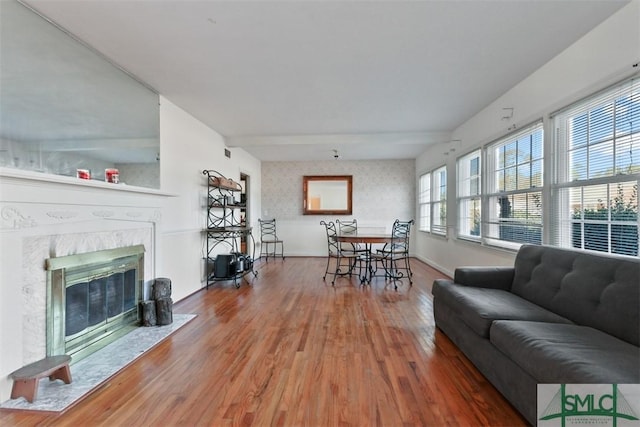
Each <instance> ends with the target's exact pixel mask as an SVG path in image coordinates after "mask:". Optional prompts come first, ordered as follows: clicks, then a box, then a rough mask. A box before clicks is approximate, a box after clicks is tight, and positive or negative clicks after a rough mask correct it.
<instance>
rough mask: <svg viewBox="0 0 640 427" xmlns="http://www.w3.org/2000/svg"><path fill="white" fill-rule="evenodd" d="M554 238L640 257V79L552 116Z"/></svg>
mask: <svg viewBox="0 0 640 427" xmlns="http://www.w3.org/2000/svg"><path fill="white" fill-rule="evenodd" d="M553 119H554V125H555V151H556V156H555V162H554V163H555V171H554V172H555V180H554V186H553V193H552V194H553V201H554V204H553V209H552V214H551V219H552V223H553V224H554V227H553V235H552V239H553V243H554V244H557V245H558V246H563V247H573V248H580V249H587V250H594V251H600V252H608V253H613V254H619V255H630V256H638V184H639V181H640V80H639V79H638V78H637V77H636V78H633V79H630V80H627V81H625V82H623V83H620V84H618V85H616V86H614V87H612V88H610V89H608V90H605V91H603V92H600V93H598V94H596V95H594V96H592V97H589V98H587V99H585V100H582V101H580V102H577V103H576V104H573V105H571V106H569V107H568V108H566V109H564V110H562V111H560V112H558V113H556V114H554V115H553Z"/></svg>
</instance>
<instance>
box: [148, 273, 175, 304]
mask: <svg viewBox="0 0 640 427" xmlns="http://www.w3.org/2000/svg"><path fill="white" fill-rule="evenodd" d="M170 297H171V279H169V278H166V277H158V278H156V279H154V280H153V293H152V298H153V299H154V300H159V299H160V298H170Z"/></svg>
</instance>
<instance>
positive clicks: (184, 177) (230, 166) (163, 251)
mask: <svg viewBox="0 0 640 427" xmlns="http://www.w3.org/2000/svg"><path fill="white" fill-rule="evenodd" d="M224 149H225V143H224V138H223V137H222V136H221V135H220V134H219V133H217V132H216V131H214V130H212V129H211V128H209V127H207V126H205V125H204V124H203V123H202V122H200V121H198V120H196V119H195V118H193V117H192V116H191V115H189V114H188V113H187V112H185V111H184V110H182V109H181V108H179V107H177V106H176V105H174V104H172V103H171V102H170V101H169V100H167V99H166V98H163V97H161V98H160V187H161V189H162V191H164V192H167V193H172V194H175V195H176V197H171V198H169V199H168V200H167V204H166V208H165V209H164V210H163V212H162V215H163V218H162V229H161V230H160V232H159V240H160V241H159V244H158V250H159V256H158V265H157V272H158V276H160V277H169V278H170V279H171V282H172V286H173V300H174V301H178V300H180V299H182V298H184V297H185V296H187V295H189V294H192V293H193V292H195V291H197V290H198V289H200V288H202V287H203V286H206V283H205V282H204V266H205V263H204V259H203V258H204V256H205V240H204V235H203V233H202V230H203V229H204V227H205V221H206V200H207V187H206V183H207V181H206V179H205V176H204V175H203V174H202V171H203V170H205V169H214V170H217V171H218V172H220V173H222V174H223V175H225V176H226V177H227V178H232V179H233V180H234V181H236V182H239V181H240V173H241V172H242V173H245V174H247V175H249V176H250V179H251V194H250V199H249V202H248V203H249V205H250V207H251V213H250V218H251V221H252V225H253V226H254V227H257V219H258V214H257V213H256V212H260V188H261V186H260V162H259V161H258V160H257V159H255V158H254V157H252V156H251V155H249V154H248V153H247V152H246V151H244V150H242V149H239V148H235V149H232V150H231V158H227V157H225V156H224Z"/></svg>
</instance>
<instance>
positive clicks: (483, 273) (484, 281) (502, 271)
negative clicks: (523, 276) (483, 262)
mask: <svg viewBox="0 0 640 427" xmlns="http://www.w3.org/2000/svg"><path fill="white" fill-rule="evenodd" d="M514 275H515V268H513V267H459V268H456V270H455V272H454V275H453V281H454V282H455V283H457V284H460V285H464V286H474V287H477V288H493V289H503V290H505V291H508V290H510V289H511V284H512V283H513V277H514Z"/></svg>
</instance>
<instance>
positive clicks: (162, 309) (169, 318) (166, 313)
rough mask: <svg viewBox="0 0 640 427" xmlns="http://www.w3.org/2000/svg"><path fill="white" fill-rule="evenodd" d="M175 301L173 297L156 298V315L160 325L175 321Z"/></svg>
mask: <svg viewBox="0 0 640 427" xmlns="http://www.w3.org/2000/svg"><path fill="white" fill-rule="evenodd" d="M172 310H173V301H172V300H171V298H160V299H157V300H156V317H157V319H158V321H157V324H158V325H169V324H171V323H172V322H173V312H172Z"/></svg>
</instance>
